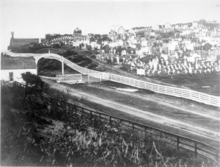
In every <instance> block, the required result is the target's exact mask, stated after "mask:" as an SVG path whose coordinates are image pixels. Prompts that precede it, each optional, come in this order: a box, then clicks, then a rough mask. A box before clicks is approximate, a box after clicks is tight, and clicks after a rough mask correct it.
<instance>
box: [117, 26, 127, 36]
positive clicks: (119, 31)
mask: <svg viewBox="0 0 220 167" xmlns="http://www.w3.org/2000/svg"><path fill="white" fill-rule="evenodd" d="M125 32H126V30H125V29H124V27H122V26H121V27H120V28H119V29H118V34H120V35H124V34H125Z"/></svg>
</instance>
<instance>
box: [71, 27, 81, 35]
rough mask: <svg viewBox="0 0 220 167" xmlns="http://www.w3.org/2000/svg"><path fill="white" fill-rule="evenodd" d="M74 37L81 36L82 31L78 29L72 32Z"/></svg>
mask: <svg viewBox="0 0 220 167" xmlns="http://www.w3.org/2000/svg"><path fill="white" fill-rule="evenodd" d="M73 35H74V36H82V30H80V29H79V28H78V27H77V28H76V29H75V30H74V31H73Z"/></svg>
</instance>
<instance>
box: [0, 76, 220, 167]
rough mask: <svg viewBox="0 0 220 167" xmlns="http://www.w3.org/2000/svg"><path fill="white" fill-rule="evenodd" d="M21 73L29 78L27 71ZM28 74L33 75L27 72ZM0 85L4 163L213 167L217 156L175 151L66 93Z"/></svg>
mask: <svg viewBox="0 0 220 167" xmlns="http://www.w3.org/2000/svg"><path fill="white" fill-rule="evenodd" d="M23 78H25V77H24V76H23ZM27 78H30V77H27ZM27 78H26V82H27V81H28V83H27V85H32V87H34V88H37V89H33V88H32V89H29V88H28V87H26V89H25V88H21V87H18V86H16V85H12V86H8V85H2V87H1V88H2V94H4V95H5V96H4V98H2V143H1V148H2V154H1V160H2V161H1V163H2V164H1V165H4V166H5V165H8V166H12V165H19V166H36V165H37V166H51V165H52V166H58V165H62V166H63V165H66V166H120V167H121V166H143V167H144V166H152V167H153V166H155V167H159V166H167V167H169V166H170V167H171V166H179V167H180V166H181V167H186V166H187V167H188V166H189V167H191V166H194V167H200V166H201V167H202V166H204V167H205V166H207V167H212V166H213V167H215V166H217V164H215V163H214V162H213V161H211V160H208V159H205V158H201V157H198V158H195V157H193V156H192V154H191V153H189V152H187V151H177V150H176V149H175V148H174V147H172V146H171V145H169V144H168V143H167V142H165V141H163V140H161V139H159V138H156V137H153V136H152V135H149V134H143V133H140V132H136V131H133V130H130V129H127V128H125V127H123V126H121V124H120V122H117V121H116V122H112V123H110V122H109V121H107V122H104V121H102V120H101V119H99V117H94V116H92V117H91V115H84V114H82V113H79V112H75V111H76V110H75V109H76V108H71V107H67V105H66V101H67V99H66V98H65V97H64V96H59V97H58V96H56V95H51V96H52V97H53V98H51V97H45V96H44V95H43V93H42V90H43V89H44V90H45V89H47V85H46V84H42V82H41V81H39V80H38V79H35V80H36V81H37V83H39V84H36V82H35V83H33V80H30V81H29V80H28V79H27ZM39 85H41V86H39Z"/></svg>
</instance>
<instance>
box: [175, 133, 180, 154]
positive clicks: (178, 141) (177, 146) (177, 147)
mask: <svg viewBox="0 0 220 167" xmlns="http://www.w3.org/2000/svg"><path fill="white" fill-rule="evenodd" d="M179 144H180V138H179V136H177V145H176V149H177V151H178V150H179Z"/></svg>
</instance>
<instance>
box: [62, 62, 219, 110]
mask: <svg viewBox="0 0 220 167" xmlns="http://www.w3.org/2000/svg"><path fill="white" fill-rule="evenodd" d="M64 62H65V63H66V64H67V65H68V66H69V67H71V68H73V69H74V70H76V71H78V72H80V73H83V74H88V75H91V76H93V77H96V78H99V79H100V80H110V81H113V82H118V83H122V84H126V85H130V86H133V87H137V88H140V89H147V90H150V91H153V92H156V93H160V94H165V95H170V96H175V97H181V98H185V99H188V100H193V101H196V102H199V103H204V104H207V105H211V106H215V107H220V97H218V96H213V95H209V94H206V93H201V92H198V91H194V90H190V89H183V88H177V87H172V86H165V85H160V84H155V83H151V82H146V81H143V80H138V79H134V78H130V77H124V76H121V75H116V74H112V73H106V72H98V71H95V70H90V69H87V68H83V67H80V66H79V65H77V64H75V63H73V62H71V61H69V60H67V59H65V58H64Z"/></svg>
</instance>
